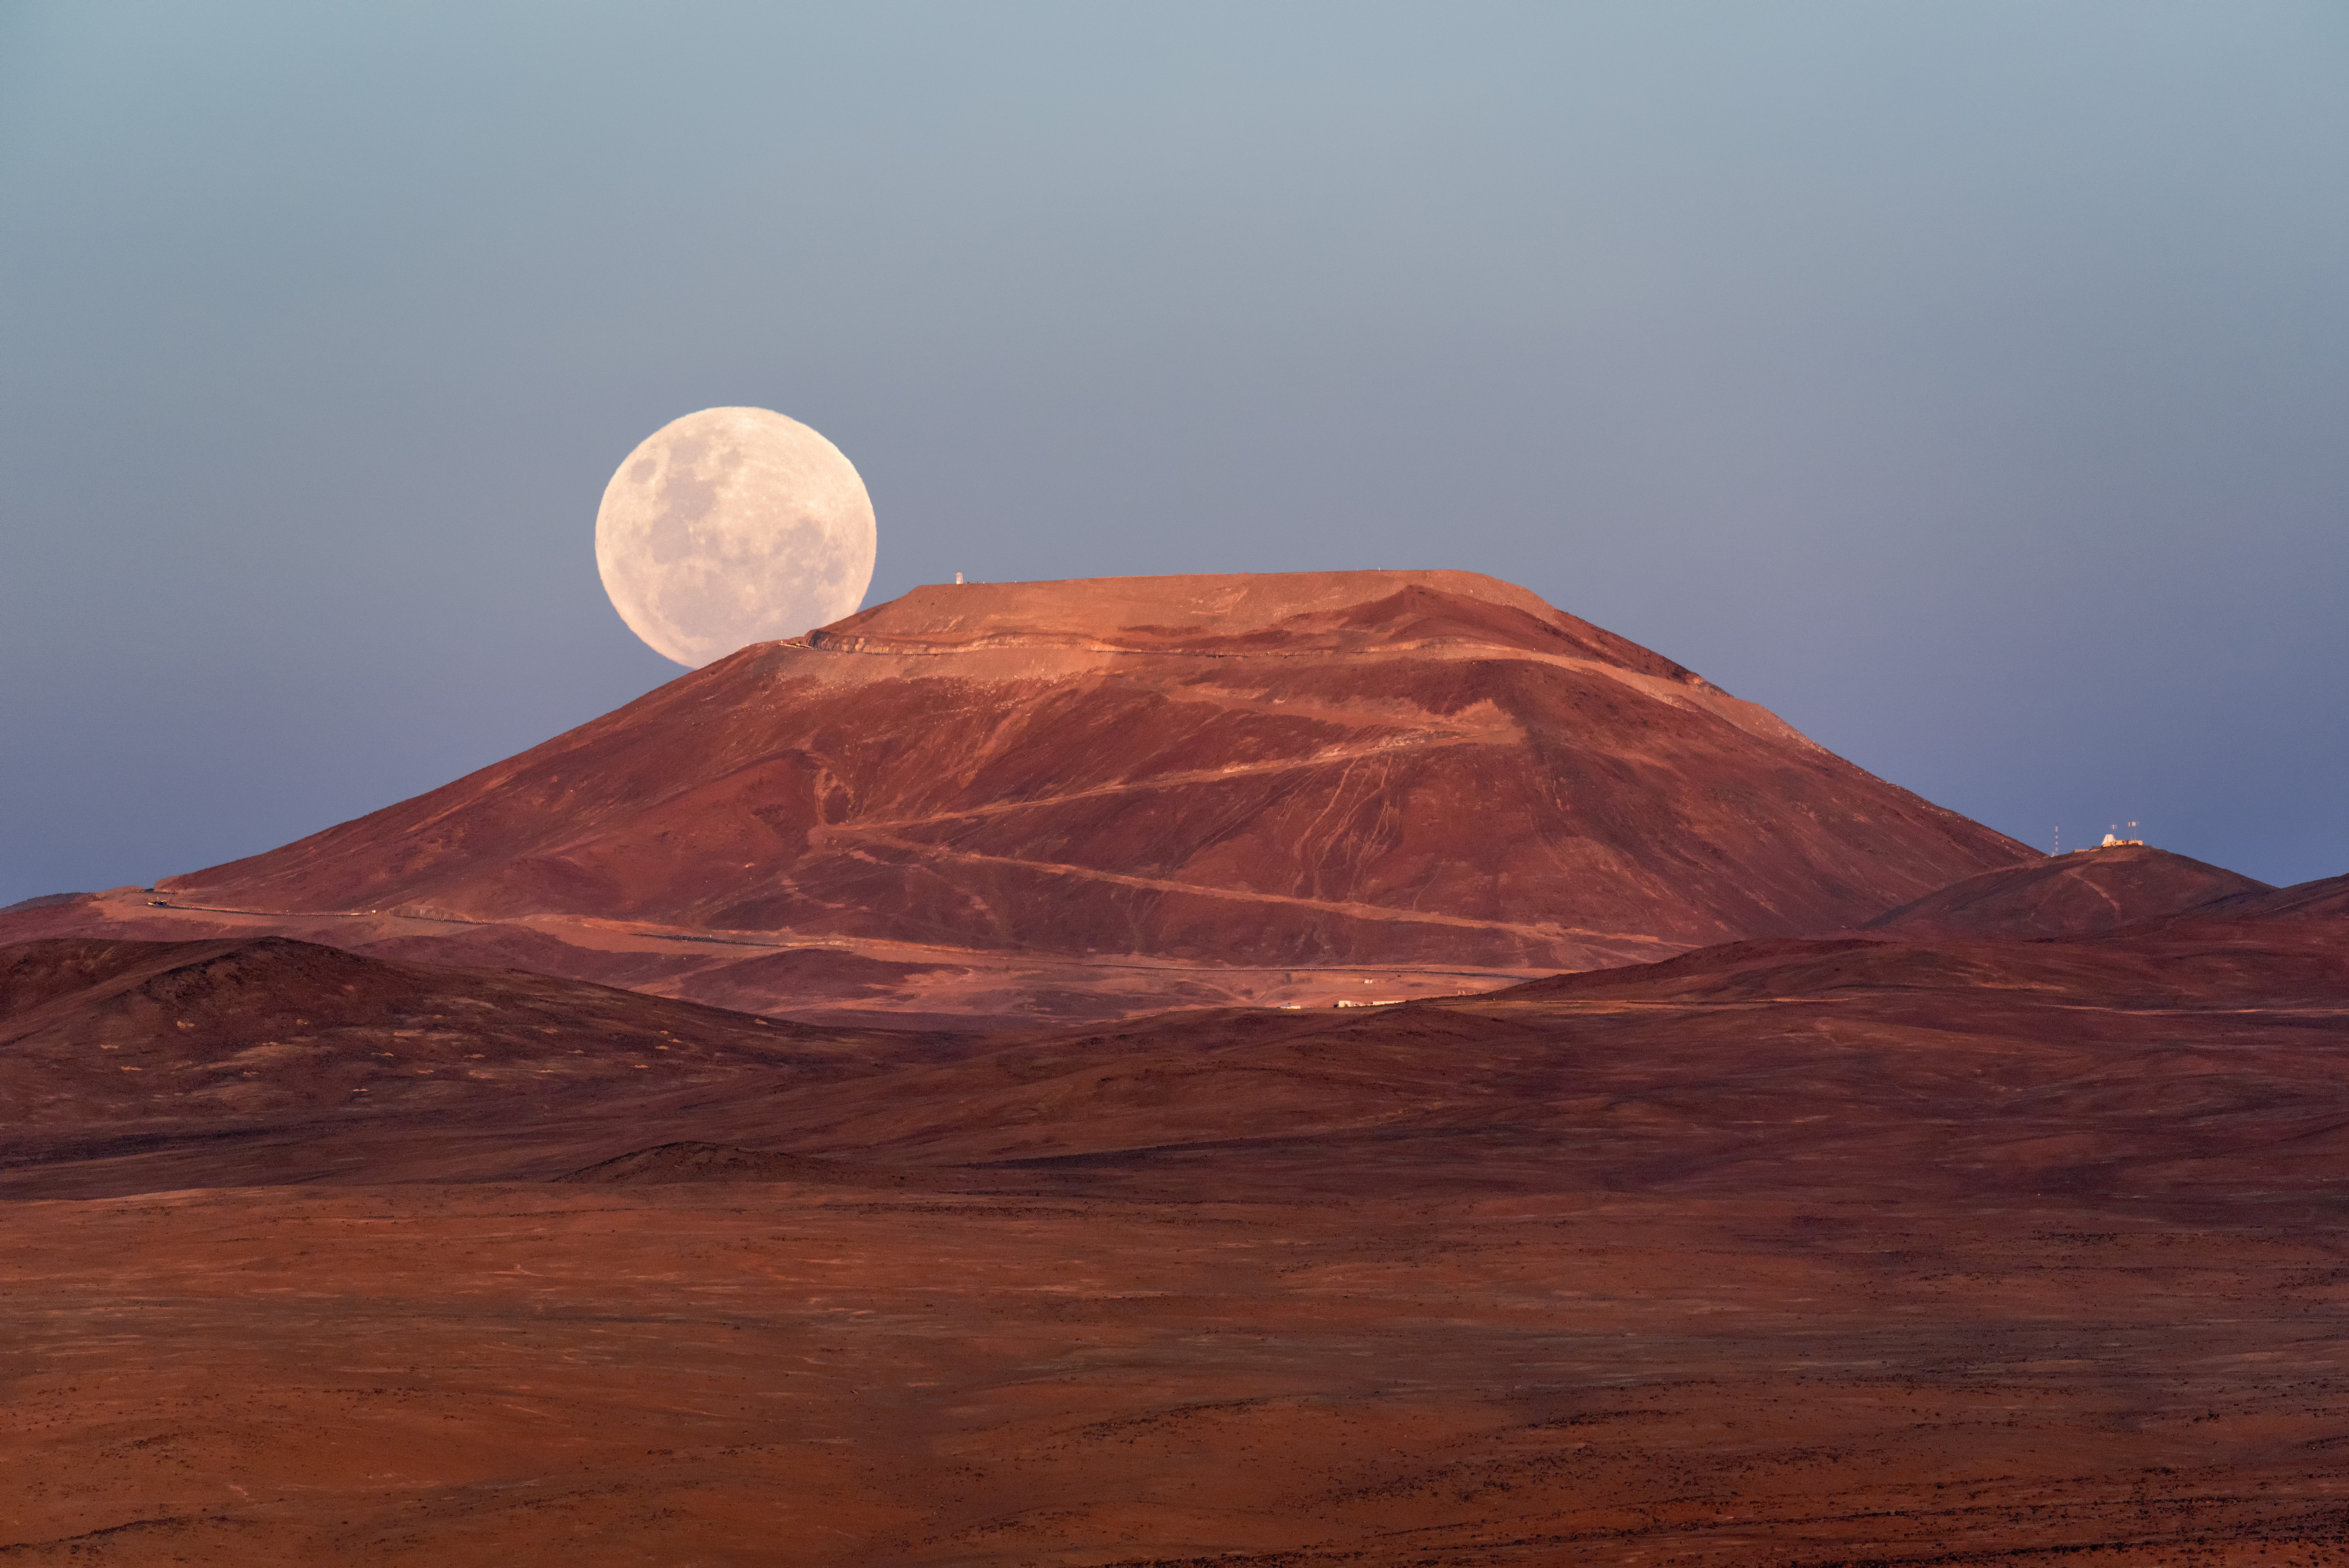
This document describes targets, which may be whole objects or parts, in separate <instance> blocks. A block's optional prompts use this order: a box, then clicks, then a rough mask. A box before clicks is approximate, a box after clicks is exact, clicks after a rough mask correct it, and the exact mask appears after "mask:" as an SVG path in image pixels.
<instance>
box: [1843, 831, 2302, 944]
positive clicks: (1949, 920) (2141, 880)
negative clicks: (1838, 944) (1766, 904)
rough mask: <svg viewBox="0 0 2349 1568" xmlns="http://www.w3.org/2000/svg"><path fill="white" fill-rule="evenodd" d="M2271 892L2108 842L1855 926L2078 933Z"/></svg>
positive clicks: (1952, 889)
mask: <svg viewBox="0 0 2349 1568" xmlns="http://www.w3.org/2000/svg"><path fill="white" fill-rule="evenodd" d="M2274 891H2275V890H2274V889H2272V888H2271V887H2270V886H2269V885H2268V884H2267V883H2266V882H2255V881H2253V880H2252V879H2251V878H2250V877H2247V876H2243V875H2241V874H2240V873H2238V872H2230V871H2228V870H2227V869H2226V868H2224V867H2223V866H2214V865H2210V864H2208V863H2207V862H2205V861H2198V860H2193V859H2191V858H2189V857H2188V856H2185V855H2176V854H2172V853H2170V852H2169V851H2168V850H2158V849H2155V848H2153V847H2152V846H2151V845H2149V844H2115V845H2111V846H2109V847H2106V848H2103V849H2093V850H2075V851H2073V852H2072V853H2071V854H2068V855H2058V856H2052V857H2042V858H2040V859H2038V860H2035V861H2031V862H2028V863H2026V864H2023V865H2018V866H2002V867H2000V868H1999V869H1998V870H1996V871H1990V872H1982V874H1981V875H1979V876H1971V877H1968V878H1966V879H1965V880H1963V881H1961V882H1953V883H1951V885H1950V886H1948V887H1945V888H1941V889H1940V890H1938V891H1936V892H1930V893H1927V894H1926V895H1925V896H1924V897H1923V898H1920V899H1915V900H1912V901H1910V902H1909V903H1904V904H1902V905H1901V906H1900V907H1899V908H1898V909H1894V910H1889V911H1887V912H1886V913H1883V914H1880V915H1878V916H1877V917H1876V918H1875V919H1874V920H1871V921H1868V923H1866V924H1865V925H1864V926H1862V927H1861V929H1863V930H1866V931H1876V932H1882V933H1884V934H1888V935H1897V936H1906V937H1924V936H1932V935H1952V936H1987V935H2001V936H2082V935H2088V934H2094V933H2097V932H2106V931H2113V930H2116V929H2118V928H2119V927H2121V926H2124V925H2136V924H2139V923H2143V922H2146V921H2150V920H2167V919H2168V918H2170V917H2171V916H2173V915H2179V914H2183V913H2186V912H2187V911H2188V910H2190V909H2195V908H2196V907H2197V906H2199V905H2205V904H2209V903H2212V902H2213V901H2216V900H2221V899H2227V898H2231V897H2242V896H2256V895H2259V894H2263V893H2269V892H2274Z"/></svg>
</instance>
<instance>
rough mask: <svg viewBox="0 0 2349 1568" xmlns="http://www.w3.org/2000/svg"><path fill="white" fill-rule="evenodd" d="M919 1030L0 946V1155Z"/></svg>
mask: <svg viewBox="0 0 2349 1568" xmlns="http://www.w3.org/2000/svg"><path fill="white" fill-rule="evenodd" d="M907 1038H909V1037H904V1036H900V1035H896V1034H893V1033H890V1032H887V1031H881V1030H849V1029H824V1028H818V1027H814V1026H806V1025H799V1024H792V1023H784V1022H775V1021H771V1020H768V1019H763V1018H759V1017H755V1016H750V1015H747V1014H742V1013H730V1012H726V1011H724V1010H722V1009H719V1008H716V1007H706V1006H697V1005H695V1004H693V1003H690V1002H677V1001H669V1000H667V999H664V998H661V997H657V996H647V995H640V994H638V993H636V992H633V991H619V990H614V989H612V988H610V987H608V986H603V985H588V984H585V983H584V982H580V981H574V980H560V979H553V978H549V977H548V976H545V975H530V974H524V973H522V972H520V971H515V970H504V971H500V970H486V969H460V968H451V967H444V966H441V965H410V964H392V963H385V962H383V961H381V960H378V959H373V958H365V957H361V956H359V955H358V954H351V953H346V952H343V951H341V950H339V949H337V948H333V947H322V946H319V945H316V944H312V943H307V942H295V941H293V940H290V939H288V938H285V937H277V936H264V937H260V938H256V939H246V940H242V941H239V940H226V941H216V942H106V941H98V940H92V939H84V938H59V939H54V940H47V941H36V942H26V943H19V944H16V945H14V946H10V947H5V948H0V1126H5V1129H6V1138H7V1140H8V1141H7V1144H6V1145H5V1147H0V1163H6V1162H9V1161H11V1160H15V1159H21V1158H24V1157H26V1151H27V1150H28V1148H32V1147H34V1146H37V1147H39V1148H47V1147H48V1145H49V1144H50V1143H51V1142H52V1141H54V1139H53V1135H55V1134H59V1133H62V1134H67V1135H69V1136H68V1140H69V1141H71V1140H73V1139H74V1138H78V1136H79V1135H81V1134H87V1133H89V1132H92V1131H96V1130H109V1131H110V1132H112V1133H117V1134H119V1133H124V1132H128V1131H130V1130H141V1129H143V1130H149V1131H156V1130H163V1131H166V1132H168V1133H169V1135H171V1136H189V1137H194V1138H198V1139H203V1138H217V1137H219V1136H222V1135H223V1134H226V1133H230V1132H233V1131H236V1130H250V1129H252V1128H254V1127H256V1126H259V1127H273V1128H277V1127H285V1126H290V1125H295V1124H302V1123H309V1122H313V1121H316V1119H319V1118H320V1117H333V1116H345V1115H350V1114H361V1115H374V1114H378V1113H383V1112H397V1113H400V1114H406V1115H417V1114H421V1115H423V1116H425V1117H427V1118H428V1119H429V1118H430V1117H432V1116H435V1115H437V1114H439V1113H440V1112H444V1111H448V1110H452V1109H463V1110H469V1111H470V1110H475V1109H484V1108H490V1109H497V1110H498V1111H499V1112H500V1113H501V1114H503V1115H507V1116H510V1117H515V1116H518V1117H521V1118H523V1119H528V1118H531V1117H533V1116H541V1115H545V1114H549V1113H551V1112H556V1111H559V1110H561V1109H562V1108H564V1106H567V1105H570V1104H573V1103H575V1102H576V1101H577V1100H579V1099H582V1098H585V1099H601V1098H603V1097H607V1096H620V1097H623V1098H626V1097H629V1096H641V1095H643V1094H646V1093H647V1092H657V1091H668V1090H674V1089H677V1088H681V1087H686V1086H689V1085H692V1084H695V1083H698V1082H702V1081H705V1080H706V1079H707V1078H708V1075H709V1074H711V1073H714V1072H715V1073H738V1072H740V1071H741V1070H743V1069H751V1070H755V1071H757V1072H760V1073H766V1074H773V1075H779V1076H780V1077H781V1078H792V1079H796V1078H805V1077H809V1076H819V1077H821V1076H837V1075H839V1074H842V1073H853V1072H858V1071H865V1070H870V1068H872V1067H873V1066H874V1065H875V1064H877V1063H878V1062H880V1061H882V1060H892V1061H895V1060H902V1059H904V1057H905V1051H904V1049H903V1048H902V1047H903V1046H904V1044H905V1041H906V1039H907ZM934 1038H935V1039H936V1041H938V1042H940V1043H946V1042H950V1041H951V1040H952V1038H953V1037H947V1036H940V1037H934Z"/></svg>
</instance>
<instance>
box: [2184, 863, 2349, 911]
mask: <svg viewBox="0 0 2349 1568" xmlns="http://www.w3.org/2000/svg"><path fill="white" fill-rule="evenodd" d="M2344 916H2349V874H2344V875H2341V876H2337V877H2320V878H2318V879H2317V880H2316V881H2314V882H2294V883H2292V886H2290V887H2280V888H2265V887H2256V888H2253V889H2251V890H2250V891H2247V892H2236V893H2230V894H2228V895H2226V896H2225V897H2223V898H2215V899H2212V900H2211V901H2210V902H2209V903H2206V904H2202V905H2199V906H2198V907H2197V908H2195V909H2194V910H2192V911H2191V912H2190V913H2189V915H2188V917H2187V918H2189V919H2190V920H2338V919H2341V918H2343V917H2344Z"/></svg>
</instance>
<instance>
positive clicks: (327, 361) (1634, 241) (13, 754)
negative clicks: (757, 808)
mask: <svg viewBox="0 0 2349 1568" xmlns="http://www.w3.org/2000/svg"><path fill="white" fill-rule="evenodd" d="M2344 191H2349V8H2344V7H2343V6H2341V5H2338V4H2333V3H2325V4H2307V5H2268V4H2255V3H2241V0H2234V3H2228V4H2208V5H2165V4H2159V3H2154V0H2127V3H2126V4H2110V5H2095V4H2064V3H2050V0H2030V3H2024V4H1999V3H1996V0H1965V3H1963V4H1958V3H1954V0H1953V3H1951V4H1946V5H1897V4H1888V3H1884V0H1869V3H1866V4H1848V5H1845V4H1768V3H1760V4H1729V3H1727V0H1723V3H1719V4H1712V5H1673V4H1669V3H1661V0H1637V3H1630V0H1627V3H1623V4H1616V5H1580V6H1577V5H1530V6H1511V5H1442V6H1438V5H1420V6H1413V7H1381V6H1378V5H1365V4H1360V3H1350V4H1345V5H1328V6H1321V5H1287V6H1282V5H1271V6H1267V5H1255V4H1250V5H1201V4H1185V5H1181V6H1174V5H1166V6H1159V7H1149V8H1145V7H1141V6H1098V5H999V6H986V7H979V6H966V5H938V6H926V5H876V4H859V5H854V6H826V7H821V8H817V7H810V8H805V9H792V8H789V7H782V6H775V5H693V4H665V5H659V6H654V5H634V6H602V5H589V4H578V3H565V4H562V5H555V4H545V5H495V4H482V3H481V0H468V3H467V4H465V5H429V4H403V5H398V6H326V5H316V4H314V3H311V0H302V3H299V4H286V5H246V4H236V3H232V0H222V3H216V4H210V5H203V6H181V5H160V4H158V5H109V4H106V3H104V0H71V3H69V4H46V5H44V4H33V5H26V4H16V5H0V298H5V310H0V462H5V472H6V475H7V481H6V484H5V490H0V509H5V510H0V539H4V540H5V555H4V556H0V737H5V739H0V814H5V822H6V829H5V839H0V902H5V901H7V900H9V899H13V898H16V897H22V896H26V895H29V894H35V893H42V892H53V891H61V890H67V889H78V888H94V887H102V886H107V885H111V884H119V883H122V882H142V883H143V882H151V881H152V880H153V879H154V878H156V877H158V876H160V875H165V874H169V873H171V872H181V871H188V870H192V869H194V868H196V867H199V866H202V865H206V864H209V863H212V862H215V861H221V860H224V859H228V858H230V857H233V856H236V855H241V854H245V853H250V852H252V851H258V850H262V849H265V848H268V847H270V846H272V845H274V844H277V843H280V842H283V841H286V840H289V839H292V838H294V837H296V836H297V835H300V834H303V833H306V832H309V831H312V830H316V829H318V828H322V827H325V826H326V825H328V824H330V823H332V822H335V821H336V820H341V819H344V818H347V817H350V816H354V815H357V814H358V813H360V812H363V811H366V810H371V809H373V808H375V807H378V806H381V805H384V804H387V803H388V802H390V801H392V800H395V799H400V798H402V797H404V796H407V795H410V794H413V793H415V792H417V791H419V790H422V789H429V788H430V787H432V786H434V785H437V784H440V783H442V782H444V781H446V780H447V779H450V778H453V777H455V776H457V775H458V774H460V773H462V772H465V771H467V770H469V769H473V768H476V767H479V766H481V765H482V764H484V763H487V762H490V761H492V760H495V759H496V758H500V757H502V756H505V755H507V754H509V753H511V752H513V751H515V750H518V749H520V748H523V747H525V746H528V745H531V744H533V743H534V742H536V741H539V740H541V739H543V738H546V737H548V736H550V735H553V734H554V733H556V732H558V731H560V730H562V729H564V728H566V727H569V726H571V725H574V724H576V723H579V722H581V721H583V720H585V719H587V718H590V717H594V716H595V715H596V714H599V713H602V712H604V711H605V710H607V709H609V708H611V707H616V706H617V705H618V704H620V703H621V702H623V701H626V699H628V698H630V697H633V696H636V695H637V694H639V693H640V692H643V691H645V690H647V688H649V687H650V686H654V685H657V684H658V683H660V682H662V681H665V680H667V679H669V678H671V677H673V676H676V675H677V674H678V670H677V667H676V666H674V665H669V664H668V663H667V662H666V661H664V660H663V659H661V658H660V657H659V656H658V655H655V654H653V653H652V652H651V651H650V650H648V649H647V648H645V647H644V646H642V645H640V644H638V643H637V642H636V639H635V638H634V637H633V636H632V635H631V634H629V633H628V632H627V630H626V628H625V627H624V626H623V625H622V624H620V622H619V620H618V618H617V617H616V615H615V614H613V613H612V611H611V609H610V607H609V605H608V604H607V603H606V602H605V599H604V596H603V593H602V590H601V587H600V585H599V583H598V582H597V579H596V574H595V559H594V552H593V548H592V536H593V523H594V517H595V503H596V500H597V498H598V496H599V495H600V493H601V491H602V489H603V485H604V482H605V480H606V479H607V478H608V477H609V476H610V473H611V471H612V469H613V468H614V466H615V465H616V463H617V462H618V461H619V459H621V457H622V456H624V455H625V454H626V452H627V451H628V449H630V448H631V447H632V446H634V445H635V443H636V441H637V440H639V439H641V438H643V437H644V436H645V435H647V433H649V432H650V431H651V430H653V429H654V428H656V427H657V426H659V425H660V424H662V423H663V422H665V421H667V420H668V419H670V418H674V417H676V416H677V415H678V414H682V413H685V412H687V411H688V410H690V409H694V408H698V407H707V406H710V405H715V404H734V403H747V404H757V405H761V406H765V407H773V408H778V409H781V410H782V411H784V412H786V413H789V414H791V415H792V416H793V417H795V418H800V419H803V420H805V421H807V422H808V423H810V424H812V425H813V426H815V427H816V428H819V429H821V430H823V432H824V433H825V434H826V435H828V436H830V437H831V438H833V440H834V441H836V442H837V443H838V444H839V445H840V446H841V448H842V449H843V450H845V451H846V452H847V453H848V454H849V456H850V457H851V458H852V459H854V461H855V462H856V463H857V465H858V467H859V468H860V469H862V470H863V472H864V476H865V480H866V482H867V483H868V484H869V485H870V487H871V489H872V492H873V496H874V504H875V507H876V509H877V511H878V512H879V515H880V520H881V558H880V566H879V570H878V573H877V575H876V576H875V579H874V595H873V596H874V601H877V600H879V599H882V598H885V597H889V596H892V595H894V594H895V593H900V592H902V591H904V590H905V588H907V587H909V586H911V585H913V584H915V583H921V582H929V581H938V580H941V579H947V578H951V576H952V575H953V573H955V572H957V571H962V572H966V573H969V574H971V575H972V576H973V577H978V578H990V579H1003V578H1018V577H1067V576H1093V575H1102V574H1111V573H1155V572H1215V571H1278V570H1294V569H1308V568H1328V567H1361V566H1456V567H1466V568H1471V569H1475V570H1477V571H1483V572H1489V573H1495V575H1498V576H1502V577H1506V578H1509V579H1511V580H1513V581H1516V582H1519V583H1525V584H1526V585H1528V586H1530V587H1532V588H1534V589H1535V590H1537V592H1539V593H1543V594H1544V595H1546V596H1547V597H1548V598H1549V599H1551V600H1552V601H1554V602H1555V603H1557V604H1559V605H1561V606H1563V607H1565V608H1567V609H1568V610H1571V611H1573V612H1574V613H1576V614H1580V615H1584V616H1587V617H1588V618H1590V619H1592V620H1595V621H1597V622H1599V623H1600V624H1604V625H1607V626H1609V627H1612V628H1613V629H1615V630H1617V631H1619V632H1621V633H1623V634H1627V635H1629V636H1631V637H1634V638H1636V639H1638V640H1639V641H1640V642H1643V643H1646V644H1648V645H1651V646H1653V647H1655V648H1657V649H1659V650H1661V651H1662V652H1664V653H1666V654H1669V655H1671V656H1673V657H1675V658H1678V659H1680V660H1682V662H1683V663H1686V664H1688V665H1692V666H1693V667H1695V668H1696V669H1698V670H1701V671H1702V672H1703V673H1704V674H1705V675H1707V676H1711V677H1712V678H1713V679H1714V680H1716V681H1718V682H1719V683H1720V684H1722V685H1723V686H1727V687H1728V688H1730V689H1731V690H1733V691H1734V692H1736V693H1737V694H1738V695H1740V696H1747V697H1752V698H1754V699H1756V700H1758V701H1761V702H1764V703H1766V704H1768V705H1769V706H1770V707H1774V708H1775V709H1776V710H1777V711H1778V712H1779V713H1781V714H1783V715H1784V716H1785V717H1787V718H1788V719H1789V720H1791V721H1792V722H1794V723H1795V724H1796V725H1797V726H1799V727H1802V728H1803V729H1805V730H1806V731H1807V732H1808V733H1809V734H1811V735H1812V736H1814V737H1815V738H1817V739H1818V740H1820V741H1821V742H1822V743H1824V744H1826V745H1827V746H1829V747H1832V748H1835V749H1837V750H1838V751H1840V752H1842V753H1843V754H1844V755H1846V756H1847V757H1850V758H1853V759H1854V760H1856V761H1857V762H1859V763H1861V764H1862V765H1864V766H1866V767H1868V768H1869V769H1874V770H1875V771H1877V772H1878V773H1880V774H1882V775H1884V776H1885V777H1887V778H1889V779H1894V780H1896V781H1897V782H1899V783H1901V784H1905V785H1907V786H1909V788H1911V789H1917V790H1919V791H1920V792H1921V793H1923V794H1925V795H1927V796H1928V797H1930V798H1931V799H1935V800H1938V801H1940V802H1941V803H1943V804H1945V805H1948V806H1951V807H1954V808H1955V809H1957V810H1961V811H1964V812H1967V813H1968V814H1970V815H1971V816H1974V817H1977V818H1979V819H1981V820H1983V821H1985V822H1988V823H1990V824H1992V826H1995V827H1998V828H2000V829H2002V830H2006V831H2008V832H2010V833H2013V834H2015V835H2016V836H2017V837H2020V838H2023V839H2024V840H2027V841H2032V842H2034V843H2037V844H2039V845H2041V846H2042V847H2045V846H2046V844H2047V842H2048V840H2049V834H2050V831H2051V830H2052V829H2053V828H2054V826H2055V825H2057V824H2059V823H2060V824H2061V825H2062V826H2063V828H2064V836H2065V841H2066V844H2067V846H2068V845H2069V844H2071V843H2073V842H2079V841H2086V839H2087V837H2088V836H2089V835H2090V834H2091V833H2092V832H2101V831H2102V830H2103V829H2104V827H2105V825H2106V823H2107V822H2109V821H2112V820H2122V819H2127V818H2137V819H2139V820H2143V821H2145V822H2146V824H2147V833H2148V836H2149V837H2151V838H2152V839H2153V841H2156V842H2158V843H2161V844H2164V845H2166V846H2168V847H2169V848H2172V849H2176V850H2179V851H2184V852H2186V853H2189V854H2193V855H2198V856H2200V857H2202V858H2204V859H2208V860H2213V861H2219V862H2220V863H2223V864H2226V865H2230V866H2233V867H2235V868H2237V869H2238V870H2241V871H2244V872H2250V873H2251V874H2253V875H2257V876H2260V877H2263V878H2266V879H2269V880H2271V881H2276V882H2288V881H2296V880H2302V879H2305V878H2310V877H2316V876H2323V875H2331V874H2333V873H2335V872H2342V871H2344V870H2349V811H2344V808H2343V799H2342V797H2343V789H2342V780H2343V779H2344V778H2349V722H2344V720H2349V712H2344V707H2349V705H2344V684H2349V615H2344V612H2343V605H2344V601H2349V199H2344Z"/></svg>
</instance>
